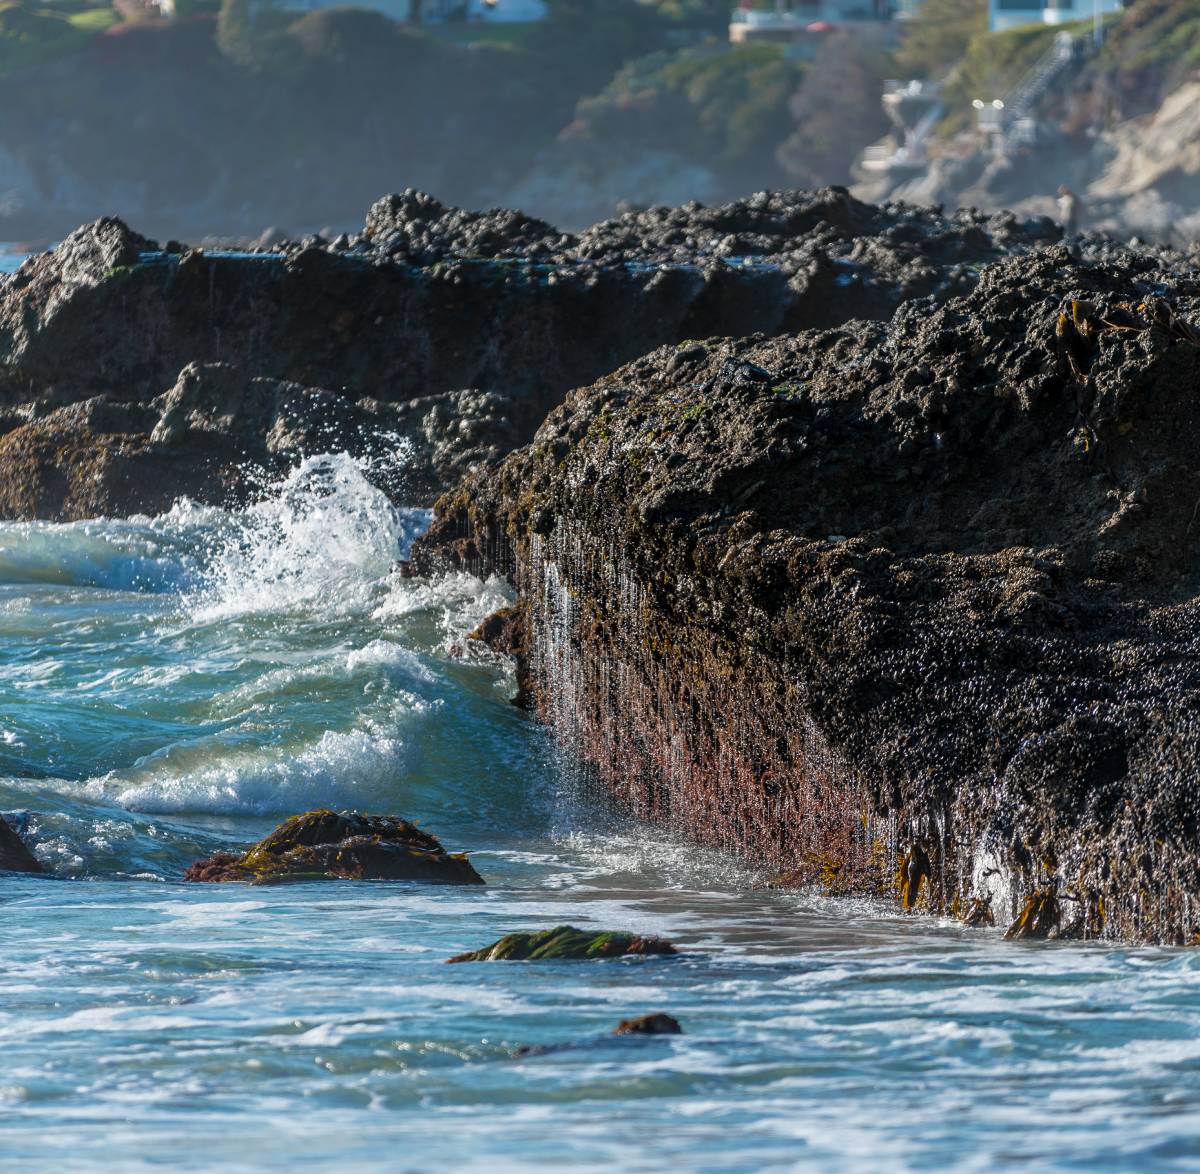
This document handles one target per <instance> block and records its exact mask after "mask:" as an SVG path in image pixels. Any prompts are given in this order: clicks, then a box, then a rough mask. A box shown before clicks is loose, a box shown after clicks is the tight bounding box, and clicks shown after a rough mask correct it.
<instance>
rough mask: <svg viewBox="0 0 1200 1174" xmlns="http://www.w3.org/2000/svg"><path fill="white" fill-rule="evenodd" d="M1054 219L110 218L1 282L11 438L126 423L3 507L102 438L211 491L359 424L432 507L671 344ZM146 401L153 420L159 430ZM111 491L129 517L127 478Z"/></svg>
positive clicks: (28, 463)
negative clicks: (638, 359)
mask: <svg viewBox="0 0 1200 1174" xmlns="http://www.w3.org/2000/svg"><path fill="white" fill-rule="evenodd" d="M1056 234H1057V230H1056V229H1055V228H1054V227H1053V225H1051V224H1050V223H1049V222H1047V221H1036V222H1031V223H1029V224H1019V223H1017V222H1016V221H1015V220H1014V219H1013V218H1011V217H1007V218H1006V217H995V218H992V219H991V220H986V219H984V218H982V217H979V216H977V215H974V214H971V213H960V214H958V215H957V216H954V217H944V216H941V215H940V214H938V213H935V212H932V211H920V210H917V209H914V208H908V207H905V206H902V205H895V206H890V207H887V208H875V207H872V206H870V205H866V204H861V203H859V202H857V201H855V200H853V199H851V198H850V197H849V195H848V194H847V193H846V192H844V191H842V190H840V189H828V190H825V191H822V192H812V193H803V192H794V193H777V194H766V193H764V194H761V195H759V196H755V197H753V198H751V199H749V200H744V201H740V202H738V203H736V204H730V205H726V206H724V207H719V208H711V209H706V208H702V207H700V206H699V205H688V206H686V207H684V208H678V209H667V208H662V209H654V210H652V211H649V212H644V213H637V214H630V215H629V216H626V217H622V218H619V219H617V220H612V221H606V222H604V223H602V224H599V225H596V226H595V227H594V228H592V229H589V230H588V231H587V232H584V233H582V234H580V235H578V236H569V235H564V234H561V233H559V232H557V231H556V230H555V229H553V228H551V227H550V226H549V225H546V224H544V223H542V222H541V221H536V220H530V219H529V218H527V217H523V216H521V215H520V214H519V213H513V212H499V211H493V212H487V213H473V212H464V211H462V210H460V209H454V208H446V207H444V206H443V205H441V204H439V203H438V202H437V201H436V200H433V199H431V198H430V197H428V196H423V195H421V194H420V193H416V192H406V193H402V194H401V195H397V196H391V197H388V198H387V199H385V200H381V201H379V202H378V203H377V204H376V205H375V206H374V207H373V208H372V209H371V212H370V214H369V215H368V218H367V224H366V226H365V228H364V230H363V232H362V233H361V234H359V235H358V236H356V237H355V238H353V239H348V238H339V240H338V241H336V242H333V243H328V242H323V241H320V240H319V239H317V238H313V239H311V240H306V241H304V242H298V243H285V244H281V245H278V246H276V247H275V248H274V249H273V250H271V251H258V252H245V253H239V252H227V251H226V252H222V251H210V252H204V251H202V250H199V249H188V248H186V247H185V246H182V245H179V244H177V243H175V242H168V244H167V245H165V246H161V247H160V246H159V245H158V244H157V243H156V242H155V241H152V240H149V239H147V238H145V237H142V236H140V235H138V234H137V233H135V232H133V231H132V230H131V229H129V228H128V227H126V226H125V225H124V224H122V223H121V222H120V221H118V220H113V219H106V220H100V221H97V222H96V223H95V224H91V225H87V226H85V227H83V228H81V229H79V230H78V231H77V232H75V233H73V234H71V235H70V236H69V237H68V238H67V239H66V240H65V241H64V242H63V243H62V244H61V245H59V246H58V248H57V249H55V250H54V251H53V252H51V253H47V254H44V255H42V256H40V257H36V258H33V259H31V260H30V261H28V262H26V264H25V265H24V266H23V267H22V268H21V270H20V271H19V272H18V273H17V274H15V275H13V276H12V277H8V278H0V431H12V430H14V429H19V428H22V427H24V426H26V425H28V424H30V423H31V422H32V421H33V420H34V418H35V417H36V419H38V420H40V419H42V418H44V417H47V416H48V415H49V414H51V413H52V412H53V411H54V410H55V409H59V408H63V407H69V406H70V405H74V404H79V403H82V402H108V403H111V404H114V405H120V406H121V407H122V408H123V410H124V411H125V413H126V415H127V416H128V418H129V421H130V423H129V428H128V430H124V429H114V430H112V431H108V430H103V429H101V430H99V431H97V430H92V431H86V430H85V431H82V432H79V430H78V429H72V428H69V427H68V428H65V431H72V430H74V431H77V432H78V435H77V436H76V440H75V447H72V446H71V445H68V444H66V443H65V441H64V440H60V439H58V437H60V436H61V435H62V434H63V432H64V428H62V427H59V428H55V427H53V426H51V428H50V432H51V433H52V434H47V428H46V427H43V428H42V429H41V430H40V431H39V432H36V433H34V434H26V435H24V436H22V437H20V438H18V439H17V440H15V441H14V445H15V447H16V449H18V450H20V451H21V452H22V453H26V450H28V449H30V448H31V447H32V448H33V449H34V450H36V451H35V453H34V455H32V456H31V455H28V454H26V455H25V456H23V457H22V460H23V461H24V464H23V466H22V468H23V469H24V470H25V472H24V473H23V474H22V480H21V482H20V483H19V484H15V485H9V486H7V487H6V486H5V485H4V484H3V482H4V480H5V479H4V477H3V476H2V475H0V510H4V509H6V507H5V506H4V505H3V502H6V501H9V502H14V503H17V504H14V505H13V506H10V507H7V516H18V517H26V516H43V517H68V516H76V505H75V504H73V503H75V502H79V507H78V508H83V499H82V498H81V495H80V493H79V492H78V491H74V492H72V493H70V494H59V493H58V492H57V491H56V490H55V489H54V487H53V484H51V483H52V482H53V481H54V479H55V477H59V478H62V479H68V480H69V479H70V477H71V466H72V463H73V462H75V461H79V462H83V463H85V464H87V465H88V466H89V471H95V466H96V465H97V464H100V463H104V462H103V460H102V458H101V455H100V450H102V449H111V450H113V452H112V458H111V461H112V463H114V464H117V465H121V466H125V465H127V464H128V465H132V466H134V467H137V466H141V465H146V466H147V469H148V470H149V474H150V476H149V480H152V481H153V482H154V485H155V489H156V491H161V492H162V493H164V494H165V493H169V492H170V491H171V490H172V489H173V488H174V486H173V485H172V481H171V478H170V476H166V477H164V476H162V475H161V471H162V468H163V467H164V466H165V465H167V464H170V460H173V459H175V458H177V457H180V456H182V457H183V459H182V460H180V461H178V468H179V469H180V475H181V479H182V480H187V482H188V484H189V486H190V485H192V484H193V478H192V476H191V475H192V473H193V472H194V473H195V474H196V479H199V480H200V481H201V482H202V481H203V476H202V470H203V469H207V470H209V471H210V474H211V481H210V482H209V484H210V488H209V489H208V491H207V492H205V491H204V490H203V489H202V490H201V491H200V492H199V494H198V496H200V497H202V498H206V499H209V500H213V499H218V498H220V497H221V496H222V494H224V493H226V492H227V489H228V486H227V484H226V483H227V482H229V480H230V479H231V474H230V473H229V469H230V468H231V467H232V465H233V464H235V463H236V461H237V460H238V459H239V458H238V455H237V454H238V451H239V450H240V451H242V452H243V453H244V454H248V455H249V458H251V459H259V458H261V457H262V456H263V454H277V453H281V452H294V451H296V450H297V449H298V448H300V447H302V446H308V448H309V451H311V448H312V446H314V445H326V446H330V445H344V446H346V447H348V448H350V449H351V450H354V449H355V448H356V447H360V448H361V447H364V442H363V441H362V440H361V437H362V435H363V429H364V427H366V426H370V428H371V429H373V430H374V433H375V434H376V435H377V436H379V435H386V437H387V438H388V439H387V443H390V444H392V445H393V446H395V445H396V444H398V443H405V444H408V445H411V447H412V450H413V451H412V456H411V459H410V461H409V465H410V472H409V474H408V476H407V478H406V481H405V487H404V488H405V493H406V496H408V497H409V499H410V500H414V499H415V500H422V499H430V498H431V497H432V496H433V495H435V494H436V492H437V491H439V490H440V489H442V488H445V487H446V486H447V485H449V484H452V483H453V481H454V480H455V479H457V477H459V476H461V475H463V474H464V473H466V472H469V471H470V470H471V469H472V468H474V467H476V466H477V465H479V464H480V463H482V462H485V461H487V460H490V459H495V458H496V457H498V456H502V455H504V453H506V452H508V451H510V450H511V448H512V447H513V446H515V445H517V444H519V443H522V442H523V441H525V440H527V439H528V438H529V437H530V436H531V435H532V433H533V431H534V430H535V429H536V427H537V426H538V425H539V424H540V423H541V421H542V419H543V418H544V416H545V414H546V412H547V411H548V410H549V409H550V408H551V407H553V406H554V405H556V404H557V403H559V402H560V401H561V399H562V397H563V395H564V394H565V392H566V391H567V389H569V388H571V387H574V386H579V385H581V384H585V383H587V382H589V381H591V380H593V379H595V378H597V377H598V376H599V375H601V374H602V373H604V372H606V371H609V370H611V369H612V368H614V367H616V366H618V365H619V364H620V363H622V362H625V361H627V360H629V359H631V358H633V357H634V356H636V355H640V354H643V353H645V352H647V351H649V350H652V349H653V348H654V347H656V346H658V345H661V344H662V343H665V342H675V341H679V340H683V339H689V338H699V337H705V336H708V335H713V334H722V333H738V334H741V333H749V332H751V331H757V332H766V333H777V332H780V331H791V330H796V329H800V328H802V327H807V326H821V325H834V324H837V323H840V322H842V321H845V320H846V319H847V318H848V317H850V316H852V315H853V316H868V317H877V318H881V319H883V318H886V317H888V316H889V315H890V314H891V313H892V312H893V311H894V310H895V308H896V306H898V305H899V304H901V303H902V302H903V301H905V300H906V299H909V298H913V297H920V296H925V295H936V296H938V297H942V298H944V297H947V296H949V295H950V294H952V293H954V292H956V291H959V292H961V291H965V290H967V289H969V288H970V287H971V285H972V284H973V283H974V281H975V276H976V272H977V268H978V265H979V264H980V263H982V262H984V261H988V260H993V259H995V258H997V257H999V256H1002V255H1005V254H1008V253H1011V252H1014V251H1016V252H1020V251H1023V250H1026V249H1028V248H1029V247H1032V246H1034V245H1036V244H1038V243H1039V242H1044V241H1045V240H1047V239H1051V238H1053V237H1054V236H1055V235H1056ZM181 372H183V374H182V375H181V374H180V373H181ZM168 389H170V390H168ZM164 396H165V398H164ZM151 406H153V407H154V408H155V410H156V411H157V412H158V414H159V417H160V418H159V419H157V420H155V421H154V422H153V423H152V424H150V426H149V428H147V429H145V430H143V424H142V422H141V421H140V420H138V419H137V417H138V414H139V413H142V412H144V410H145V409H146V408H149V407H151ZM195 435H201V436H202V437H203V445H202V448H203V449H204V451H203V452H202V453H200V454H199V455H197V454H193V453H191V452H189V451H188V448H189V445H190V438H191V437H192V436H195ZM77 450H80V451H77ZM83 450H86V451H83ZM200 456H202V457H203V463H202V467H201V465H200V464H199V463H198V462H199V457H200ZM160 457H165V458H169V459H166V460H160V459H159V458H160ZM34 464H37V465H38V466H39V467H41V468H42V469H44V470H45V472H44V473H42V474H41V475H40V477H39V476H35V475H34V473H32V472H31V471H30V470H31V469H32V468H33V466H34ZM99 471H100V473H101V478H100V479H101V481H103V480H104V478H105V476H107V475H108V472H107V470H106V469H101V470H99ZM113 476H116V474H115V473H114V474H113ZM131 476H132V478H133V480H134V481H137V480H147V477H145V476H144V475H143V474H141V473H136V472H135V473H132V474H131ZM189 492H191V490H190V489H189ZM193 495H194V496H195V495H197V494H193ZM100 496H103V495H100ZM60 500H61V502H62V503H64V504H60ZM105 500H107V501H108V502H109V503H110V505H111V508H112V509H113V510H116V511H118V512H121V511H122V508H123V499H122V496H121V494H120V493H119V492H114V493H113V494H110V495H109V496H108V498H107V499H105ZM135 506H136V508H143V507H144V503H143V502H141V501H140V500H138V501H136V502H135V501H134V499H130V501H129V503H128V504H127V505H125V507H124V512H128V510H129V509H132V508H135ZM30 511H41V512H35V513H33V514H31V512H30Z"/></svg>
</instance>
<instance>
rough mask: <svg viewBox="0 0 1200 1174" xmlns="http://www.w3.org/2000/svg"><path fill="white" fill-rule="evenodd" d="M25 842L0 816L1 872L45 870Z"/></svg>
mask: <svg viewBox="0 0 1200 1174" xmlns="http://www.w3.org/2000/svg"><path fill="white" fill-rule="evenodd" d="M45 871H46V870H45V869H44V868H43V867H42V866H41V864H39V863H38V860H37V857H36V856H34V854H33V853H32V852H30V850H29V849H28V848H26V847H25V842H24V841H23V840H22V839H21V837H20V836H18V835H17V833H16V832H14V831H13V830H12V828H11V827H9V826H8V824H7V823H6V822H5V820H4V817H3V816H0V872H45Z"/></svg>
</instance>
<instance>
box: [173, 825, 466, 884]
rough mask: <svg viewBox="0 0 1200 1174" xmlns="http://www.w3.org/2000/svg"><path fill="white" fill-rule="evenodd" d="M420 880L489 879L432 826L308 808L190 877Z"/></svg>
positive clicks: (191, 871) (263, 880) (206, 879)
mask: <svg viewBox="0 0 1200 1174" xmlns="http://www.w3.org/2000/svg"><path fill="white" fill-rule="evenodd" d="M329 878H337V879H342V880H414V881H425V882H428V883H432V884H449V885H481V884H483V883H484V881H483V878H482V877H481V876H480V875H479V874H478V873H477V872H476V871H475V869H474V867H473V866H472V865H471V863H470V861H469V860H468V859H467V857H466V856H465V855H464V854H462V853H457V854H451V853H448V852H447V851H446V850H445V849H444V848H443V847H442V845H441V844H440V843H439V842H438V841H437V840H436V839H435V838H434V837H433V836H431V835H430V834H429V833H428V832H423V831H421V830H420V828H418V827H416V826H415V825H414V824H411V823H409V822H408V821H407V820H404V819H399V818H397V817H395V816H383V815H359V814H357V813H351V812H342V813H340V814H339V813H338V812H334V811H328V810H320V811H308V812H305V813H304V814H303V815H295V816H292V818H291V819H288V820H285V821H284V822H283V823H282V824H280V825H279V827H277V828H276V829H275V830H274V831H273V832H272V833H271V834H270V835H269V836H267V837H266V838H265V839H263V840H260V841H259V842H258V843H257V844H255V845H254V846H253V847H252V848H250V849H249V850H248V851H246V852H245V853H243V854H242V855H241V856H237V855H235V854H234V853H232V852H217V853H215V854H214V855H212V856H210V857H208V858H207V859H205V860H200V861H197V862H196V863H195V864H193V865H192V866H191V867H190V868H189V869H188V870H187V872H186V873H185V874H184V880H188V881H199V882H225V881H246V882H250V883H253V884H264V883H270V882H274V881H293V880H321V879H329Z"/></svg>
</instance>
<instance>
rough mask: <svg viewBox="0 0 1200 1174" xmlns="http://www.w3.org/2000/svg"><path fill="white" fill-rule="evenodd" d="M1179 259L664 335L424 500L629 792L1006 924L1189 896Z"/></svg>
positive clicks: (585, 754) (571, 721) (541, 696)
mask: <svg viewBox="0 0 1200 1174" xmlns="http://www.w3.org/2000/svg"><path fill="white" fill-rule="evenodd" d="M1195 322H1200V287H1198V286H1197V282H1196V280H1195V278H1194V277H1193V276H1192V274H1191V273H1190V271H1188V270H1186V269H1183V268H1181V269H1179V270H1178V271H1176V272H1171V273H1167V274H1166V275H1165V276H1164V274H1163V272H1162V271H1161V269H1160V268H1158V263H1157V262H1156V261H1155V260H1154V259H1153V258H1151V257H1148V256H1140V255H1138V254H1137V253H1134V252H1129V251H1124V252H1121V253H1119V254H1117V253H1113V254H1112V255H1109V256H1107V257H1103V256H1096V257H1094V259H1093V260H1092V261H1080V260H1078V259H1076V258H1074V257H1073V256H1072V255H1071V254H1069V253H1068V252H1067V251H1066V250H1064V249H1062V248H1061V247H1052V248H1048V249H1046V250H1043V251H1041V252H1037V253H1033V254H1031V255H1029V256H1026V257H1020V258H1015V259H1011V260H1005V261H1000V262H998V263H996V264H994V265H991V266H989V267H988V268H986V269H985V270H984V271H983V273H982V275H981V277H980V279H979V282H978V284H977V286H976V287H975V288H974V289H973V290H972V291H971V292H969V293H967V294H966V295H965V296H962V297H958V298H952V299H950V300H948V301H944V302H938V301H936V300H934V299H927V300H914V301H910V302H908V303H906V304H905V305H903V306H902V307H901V308H900V309H899V311H898V312H897V314H896V315H895V317H894V318H893V319H892V320H891V322H890V323H888V324H880V323H874V322H851V323H848V324H846V325H845V326H842V327H840V328H837V329H832V330H812V331H807V332H803V333H800V334H798V335H795V336H792V337H782V338H776V339H773V340H771V339H765V338H763V337H761V336H759V337H752V338H746V339H741V340H728V339H727V340H710V341H708V342H706V343H704V344H691V345H686V346H683V347H664V348H661V349H659V350H658V351H656V352H654V353H653V354H651V355H649V356H648V357H646V358H643V359H640V360H638V361H636V362H634V363H632V364H630V365H628V366H626V367H625V368H623V369H621V370H619V371H617V372H616V373H615V374H612V375H610V376H607V377H605V378H603V379H601V380H600V381H599V382H597V383H595V384H594V385H592V386H590V387H588V388H585V389H583V390H581V391H577V392H575V393H572V394H571V395H570V396H569V397H568V399H567V401H566V402H565V403H564V404H563V405H562V406H561V407H560V408H558V409H557V410H556V411H554V412H553V413H552V414H551V415H550V417H549V418H548V420H547V421H546V423H545V424H544V425H543V427H542V428H541V430H540V431H539V432H538V434H537V436H536V437H535V439H534V441H533V443H532V444H530V445H529V446H528V447H526V448H523V449H521V450H518V451H517V452H515V453H513V454H512V455H511V456H510V457H509V458H508V459H507V460H506V461H505V462H503V463H502V464H501V465H499V466H498V467H497V468H493V469H490V470H484V471H480V472H477V473H475V474H473V475H472V476H471V477H469V478H468V479H467V480H466V481H465V482H464V483H463V484H461V485H460V486H459V487H458V488H457V489H455V490H454V491H452V492H450V493H449V494H447V495H446V496H444V497H443V498H442V499H441V500H440V501H439V503H438V505H437V510H436V521H435V524H434V527H433V529H432V531H431V532H430V534H429V535H428V536H427V538H425V539H424V540H422V541H421V542H420V543H418V545H417V547H416V549H415V551H414V556H413V566H414V569H415V570H416V571H418V572H420V573H430V572H434V571H437V570H440V569H444V568H448V567H466V568H468V569H470V570H472V571H475V572H477V573H488V572H491V571H499V572H501V573H503V574H505V575H507V576H509V577H510V578H511V579H512V580H513V581H514V582H515V583H516V584H517V585H518V587H519V589H520V599H521V606H522V607H523V608H524V609H525V611H526V614H527V619H528V634H529V651H528V672H529V687H530V689H531V692H532V695H533V700H534V704H535V707H536V709H537V711H538V713H539V714H540V715H541V716H542V718H543V719H544V720H545V721H547V722H548V723H549V724H550V725H551V726H552V727H553V728H554V730H555V732H556V734H557V735H558V737H559V739H560V740H561V741H562V742H564V743H565V744H567V745H568V746H569V747H571V748H573V749H574V751H575V752H576V754H577V755H578V757H579V759H580V760H581V761H582V762H583V763H585V764H587V765H588V767H589V768H590V769H591V771H592V772H593V774H594V776H595V777H596V779H597V780H599V782H601V783H602V784H603V785H604V786H605V787H606V788H607V789H608V790H609V791H610V792H611V793H612V794H613V795H614V796H616V797H617V798H618V799H619V800H620V801H621V802H622V803H624V804H625V805H626V806H627V807H628V808H629V809H630V810H631V811H633V812H634V813H636V814H637V815H639V816H642V817H645V818H647V819H651V820H656V821H660V822H663V823H667V824H670V825H672V826H674V827H675V828H677V829H679V830H681V831H683V832H684V833H686V834H688V835H690V836H692V837H694V838H695V839H697V840H700V841H703V842H705V843H709V844H713V845H717V846H719V847H721V848H725V849H729V850H732V851H735V852H738V853H741V854H742V855H743V856H745V857H747V858H748V859H750V860H751V861H753V862H754V863H756V864H758V865H761V866H765V867H767V868H769V869H771V870H773V871H774V872H775V873H778V874H780V875H781V876H782V877H783V878H784V879H785V880H786V881H789V882H792V883H818V884H822V885H824V886H826V887H827V888H828V889H830V890H831V891H833V892H838V893H848V892H871V893H885V894H894V895H895V896H896V897H897V898H898V899H899V900H900V901H901V902H902V903H903V905H904V906H905V907H906V908H909V909H920V910H928V911H935V912H942V913H945V912H950V913H957V914H959V915H960V916H962V917H963V918H964V919H965V920H968V921H969V922H970V923H971V924H988V923H989V922H994V923H995V924H997V925H1002V926H1003V925H1011V929H1010V930H1009V933H1010V936H1014V937H1042V938H1044V937H1081V938H1101V937H1102V938H1108V939H1124V940H1149V941H1160V942H1168V943H1190V942H1193V941H1195V940H1197V937H1198V933H1200V847H1198V846H1200V821H1198V812H1200V802H1198V799H1200V784H1198V782H1197V779H1198V778H1200V644H1198V641H1197V636H1198V633H1200V599H1198V596H1200V460H1198V459H1197V456H1196V447H1195V437H1196V436H1197V435H1198V434H1200V433H1198V428H1200V335H1198V334H1197V332H1196V330H1195V329H1194V328H1193V326H1192V325H1190V324H1191V323H1195Z"/></svg>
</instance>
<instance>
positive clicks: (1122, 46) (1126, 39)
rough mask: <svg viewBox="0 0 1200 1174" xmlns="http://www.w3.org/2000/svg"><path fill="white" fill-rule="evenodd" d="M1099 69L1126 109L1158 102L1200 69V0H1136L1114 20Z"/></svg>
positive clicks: (1130, 110)
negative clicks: (1123, 100)
mask: <svg viewBox="0 0 1200 1174" xmlns="http://www.w3.org/2000/svg"><path fill="white" fill-rule="evenodd" d="M1100 69H1101V71H1102V73H1103V74H1104V75H1105V77H1106V78H1107V79H1108V80H1109V81H1110V82H1111V83H1112V85H1113V86H1114V87H1115V89H1116V90H1117V91H1118V92H1119V93H1120V94H1121V95H1122V96H1123V98H1124V99H1125V101H1126V105H1127V107H1128V109H1127V110H1126V113H1127V114H1135V113H1140V112H1141V111H1142V110H1144V109H1149V108H1150V107H1152V106H1153V105H1156V104H1157V103H1158V102H1160V101H1161V100H1162V98H1163V97H1165V95H1166V93H1167V91H1168V90H1170V89H1172V88H1174V87H1175V86H1177V85H1179V84H1180V83H1181V82H1183V81H1185V80H1186V79H1187V77H1188V76H1189V75H1190V74H1192V73H1193V72H1194V71H1195V70H1197V69H1200V5H1198V4H1197V3H1196V0H1136V2H1135V3H1133V4H1132V5H1131V6H1130V7H1129V8H1128V9H1127V10H1126V12H1125V13H1124V15H1123V16H1122V17H1121V18H1120V20H1118V21H1115V22H1113V25H1112V28H1111V30H1110V32H1109V35H1108V39H1107V42H1106V44H1105V48H1104V53H1103V56H1102V58H1101V61H1100Z"/></svg>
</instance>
